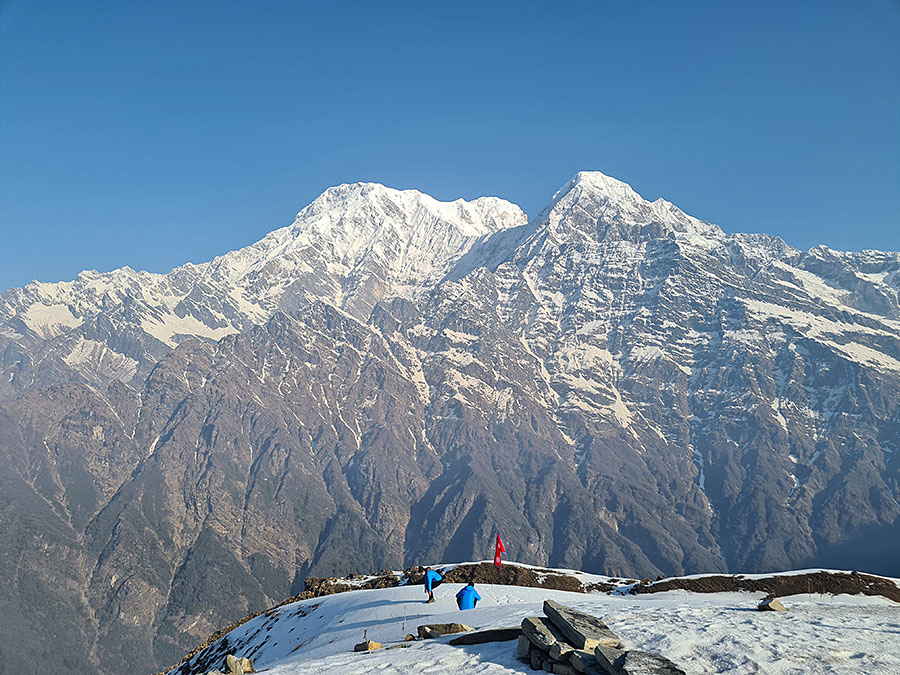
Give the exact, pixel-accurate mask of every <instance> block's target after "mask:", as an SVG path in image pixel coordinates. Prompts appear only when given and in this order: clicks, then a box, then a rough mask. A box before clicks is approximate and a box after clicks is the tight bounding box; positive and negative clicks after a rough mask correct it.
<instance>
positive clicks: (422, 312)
mask: <svg viewBox="0 0 900 675" xmlns="http://www.w3.org/2000/svg"><path fill="white" fill-rule="evenodd" d="M898 289H900V255H898V254H897V253H881V252H872V251H867V252H862V253H840V252H836V251H831V250H829V249H826V248H816V249H812V250H811V251H808V252H806V253H801V252H800V251H797V250H795V249H792V248H791V247H789V246H787V245H786V244H784V242H782V241H781V240H780V239H777V238H775V237H769V236H767V235H727V234H725V233H724V232H722V231H721V230H720V229H719V228H717V227H716V226H714V225H711V224H709V223H704V222H702V221H699V220H697V219H695V218H692V217H691V216H688V215H686V214H684V213H683V212H681V211H680V210H678V209H677V207H675V206H673V205H672V204H670V203H668V202H665V201H664V200H657V201H656V202H652V203H651V202H647V201H645V200H643V199H641V197H640V196H639V195H637V193H635V192H634V191H633V190H632V189H631V188H630V187H628V186H627V185H625V184H624V183H621V182H619V181H615V180H614V179H611V178H608V177H606V176H603V175H602V174H598V173H582V174H579V175H578V176H576V177H575V178H574V179H573V180H572V181H570V182H569V183H567V184H566V185H565V186H564V187H563V188H562V189H561V190H560V191H559V192H558V193H557V194H556V195H555V196H554V198H553V200H552V201H551V203H550V204H549V205H548V207H547V208H546V209H544V211H542V212H541V214H539V216H538V217H536V218H535V219H533V220H532V221H531V222H530V223H528V224H526V223H525V219H524V215H523V214H522V213H521V211H520V210H519V209H518V208H517V207H514V206H513V205H511V204H508V203H506V202H503V201H502V200H498V199H494V198H483V199H480V200H476V201H474V202H468V203H466V202H462V201H458V202H454V203H450V204H442V203H440V202H436V201H435V200H433V199H431V198H430V197H427V196H425V195H421V194H420V193H416V192H412V191H410V192H398V191H395V190H389V189H387V188H384V187H382V186H373V185H353V186H340V187H338V188H332V189H331V190H328V191H326V193H325V194H323V195H322V197H320V198H319V199H317V200H316V201H315V202H313V204H311V205H310V206H309V207H307V208H306V209H304V210H303V211H301V212H300V214H299V215H298V216H297V219H296V221H295V222H294V224H293V225H291V226H290V227H287V228H283V229H282V230H277V231H275V232H273V233H272V234H270V235H268V236H267V237H266V238H264V239H263V240H262V241H260V242H258V243H257V244H254V245H252V246H249V247H247V248H245V249H242V250H241V251H236V252H233V253H229V254H226V255H224V256H222V257H220V258H217V259H216V260H214V261H212V262H210V263H205V264H203V265H186V266H184V267H181V268H179V269H177V270H175V271H173V272H172V273H170V274H168V275H152V274H148V273H144V272H141V273H136V272H133V271H131V270H127V269H125V270H118V271H116V272H112V273H110V274H106V275H100V274H97V273H83V274H82V275H79V277H78V278H77V279H76V280H75V281H73V282H69V283H64V284H36V283H35V284H30V285H29V286H27V287H25V288H24V289H13V290H11V291H8V292H6V293H4V294H2V295H0V400H2V402H0V458H2V459H0V462H2V467H3V471H2V472H0V485H2V488H0V531H2V533H3V536H2V537H0V542H2V543H0V547H2V549H0V551H2V555H0V566H2V568H3V569H2V570H0V571H2V574H3V577H4V578H5V579H8V580H9V582H8V583H7V584H5V585H4V588H3V590H2V591H0V599H2V602H3V606H4V607H5V608H6V611H4V612H0V633H2V634H0V645H3V644H17V645H20V646H22V645H24V647H27V648H21V649H19V650H18V651H19V652H21V653H28V654H30V655H31V656H34V654H43V655H44V656H42V657H41V658H40V659H32V658H31V656H29V662H28V663H21V664H15V665H16V668H17V669H18V670H17V671H16V672H22V673H28V672H32V671H31V670H29V668H33V667H34V664H35V663H42V664H43V667H44V668H46V667H47V664H51V665H55V666H58V669H62V668H64V667H65V668H67V669H68V668H72V667H77V668H80V669H84V670H86V671H87V672H90V671H92V670H93V671H99V672H104V673H113V672H126V671H129V670H136V671H145V672H149V671H151V670H154V669H159V668H161V667H163V666H165V665H167V664H169V663H173V662H175V661H176V660H177V659H178V658H179V657H180V656H181V655H182V653H184V652H185V651H186V650H187V649H189V648H190V647H191V646H193V644H196V643H197V642H200V641H202V640H203V639H204V638H205V637H206V636H207V635H208V634H209V633H211V632H213V631H214V630H216V629H218V628H220V627H222V626H223V625H227V624H228V623H229V622H230V621H232V620H234V619H236V618H238V617H240V616H243V615H244V614H246V613H248V612H249V611H253V610H255V609H261V608H263V607H265V606H266V605H268V604H270V603H272V602H274V601H278V600H281V599H282V598H284V597H285V596H287V595H289V594H290V593H291V591H292V590H293V591H297V590H300V588H299V585H300V582H301V581H302V579H303V578H304V576H305V575H306V574H308V573H311V574H321V575H327V574H332V573H338V572H340V573H345V572H351V571H367V570H369V571H371V570H376V569H382V568H385V567H400V566H408V565H412V564H419V563H422V562H437V561H440V560H448V561H449V560H466V559H473V558H475V559H481V558H485V557H488V556H489V554H490V553H491V552H492V550H493V549H492V548H491V547H492V545H493V536H494V534H495V532H496V530H497V529H498V528H499V529H500V530H501V531H502V533H503V536H504V541H505V542H506V544H507V548H508V550H509V554H510V556H511V557H512V558H513V559H518V560H521V561H523V562H529V563H536V564H549V565H555V566H565V567H577V568H581V569H585V570H588V571H595V572H603V573H608V574H611V575H628V576H655V575H657V574H660V573H665V574H675V573H690V572H700V571H706V572H709V571H762V570H773V569H786V568H792V567H805V566H812V565H827V566H830V567H848V568H863V569H867V570H869V571H873V572H881V573H884V574H892V575H895V576H897V575H900V568H897V567H896V564H897V563H896V561H897V560H900V544H898V541H900V538H898V536H897V535H898V534H900V519H898V518H900V505H898V499H900V337H898V336H900V305H898ZM36 608H41V609H40V610H37V609H36ZM43 608H47V609H43ZM60 617H62V619H60ZM35 636H38V637H35ZM48 636H53V641H52V642H53V647H52V648H51V647H50V646H49V644H50V641H48V640H47V637H48ZM126 645H127V646H126ZM58 646H67V648H65V649H59V648H58ZM63 653H64V654H65V655H66V656H65V658H66V659H67V661H66V663H65V664H64V663H63V662H62V661H61V660H60V659H62V658H63V657H62V656H60V654H63ZM0 655H2V656H3V657H4V660H5V661H8V659H9V658H13V659H14V658H15V656H14V655H8V654H6V653H5V651H4V650H3V648H2V646H0ZM51 669H53V668H51Z"/></svg>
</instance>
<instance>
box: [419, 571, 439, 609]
mask: <svg viewBox="0 0 900 675" xmlns="http://www.w3.org/2000/svg"><path fill="white" fill-rule="evenodd" d="M443 580H444V577H442V576H441V575H440V574H438V573H437V572H435V571H434V570H433V569H431V568H430V567H426V568H425V577H424V578H423V579H422V583H423V584H425V592H426V593H428V599H427V600H426V601H425V602H426V603H429V602H434V589H435V588H437V587H438V586H440V585H441V582H442V581H443Z"/></svg>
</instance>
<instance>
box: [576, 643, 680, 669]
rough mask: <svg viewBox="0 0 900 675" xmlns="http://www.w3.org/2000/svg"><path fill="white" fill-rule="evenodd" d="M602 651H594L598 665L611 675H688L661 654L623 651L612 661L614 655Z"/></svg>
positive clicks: (598, 649) (634, 650) (607, 651)
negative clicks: (611, 657) (610, 657)
mask: <svg viewBox="0 0 900 675" xmlns="http://www.w3.org/2000/svg"><path fill="white" fill-rule="evenodd" d="M600 649H601V648H599V647H598V648H597V649H595V651H594V653H595V655H596V656H597V663H598V664H600V665H601V666H604V667H605V668H606V670H607V671H608V672H609V673H610V675H686V673H685V672H684V671H683V670H682V669H681V668H679V667H678V666H676V665H675V664H674V663H672V662H671V661H669V659H667V658H666V657H665V656H660V655H659V654H652V653H650V652H642V651H638V650H636V649H631V650H629V651H621V653H620V654H619V655H618V656H615V658H614V659H613V660H612V661H610V660H609V656H611V655H612V654H610V653H609V650H606V651H605V652H600ZM616 651H620V650H616ZM601 657H602V659H603V660H601ZM607 664H609V665H607Z"/></svg>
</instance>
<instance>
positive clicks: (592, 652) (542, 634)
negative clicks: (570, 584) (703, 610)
mask: <svg viewBox="0 0 900 675" xmlns="http://www.w3.org/2000/svg"><path fill="white" fill-rule="evenodd" d="M620 647H621V641H620V640H619V637H618V636H617V635H616V634H615V633H613V632H612V631H611V630H610V628H609V626H607V625H606V624H605V623H604V622H603V621H602V620H600V619H599V618H597V617H595V616H592V615H590V614H586V613H584V612H580V611H578V610H576V609H572V608H571V607H567V606H565V605H561V604H560V603H558V602H554V601H553V600H545V601H544V616H542V617H541V616H529V617H526V618H525V619H523V620H522V635H521V636H519V641H518V644H517V646H516V654H517V656H518V658H519V660H520V661H522V662H524V663H527V664H528V665H530V666H531V668H532V669H534V670H544V671H547V672H549V673H558V674H559V675H577V674H578V673H586V674H588V675H684V671H683V670H681V669H680V668H679V667H678V666H676V665H675V664H674V663H672V662H671V661H669V659H667V658H665V657H664V656H661V655H660V654H652V653H650V652H642V651H638V650H626V649H620Z"/></svg>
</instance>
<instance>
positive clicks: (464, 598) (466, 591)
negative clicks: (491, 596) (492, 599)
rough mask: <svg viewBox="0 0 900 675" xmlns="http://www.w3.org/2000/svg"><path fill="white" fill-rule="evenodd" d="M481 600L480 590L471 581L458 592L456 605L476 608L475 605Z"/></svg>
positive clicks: (461, 607) (463, 607) (464, 607)
mask: <svg viewBox="0 0 900 675" xmlns="http://www.w3.org/2000/svg"><path fill="white" fill-rule="evenodd" d="M479 600H481V596H480V595H478V591H476V590H475V583H474V582H472V581H470V582H469V585H468V586H465V587H464V588H463V589H462V590H461V591H460V592H459V593H457V594H456V606H457V607H459V608H460V609H475V605H477V604H478V601H479Z"/></svg>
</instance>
